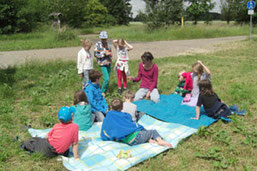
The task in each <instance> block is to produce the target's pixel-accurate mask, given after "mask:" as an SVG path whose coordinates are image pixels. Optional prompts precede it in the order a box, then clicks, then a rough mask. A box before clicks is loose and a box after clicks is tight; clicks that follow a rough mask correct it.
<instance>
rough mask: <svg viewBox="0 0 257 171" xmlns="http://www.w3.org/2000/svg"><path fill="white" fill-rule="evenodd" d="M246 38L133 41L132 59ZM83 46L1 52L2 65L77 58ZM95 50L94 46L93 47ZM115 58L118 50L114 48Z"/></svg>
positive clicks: (206, 49) (211, 47) (210, 48)
mask: <svg viewBox="0 0 257 171" xmlns="http://www.w3.org/2000/svg"><path fill="white" fill-rule="evenodd" d="M244 39H246V36H236V37H225V38H213V39H194V40H172V41H156V42H134V43H133V42H131V44H132V45H133V46H134V49H133V50H132V51H131V52H129V57H130V59H140V56H141V55H142V53H143V52H145V51H150V52H152V53H153V55H154V57H155V58H161V57H168V56H178V55H184V54H192V53H204V52H210V51H213V50H216V49H217V46H215V45H218V44H224V43H229V42H234V41H241V40H244ZM80 48H81V47H68V48H54V49H41V50H24V51H8V52H0V67H1V66H2V67H6V66H8V65H14V64H22V63H24V62H26V61H29V60H35V59H36V60H43V61H47V60H51V59H65V60H67V59H68V60H76V58H77V53H78V51H79V50H80ZM91 50H93V48H91ZM113 54H114V58H115V57H116V52H115V50H113Z"/></svg>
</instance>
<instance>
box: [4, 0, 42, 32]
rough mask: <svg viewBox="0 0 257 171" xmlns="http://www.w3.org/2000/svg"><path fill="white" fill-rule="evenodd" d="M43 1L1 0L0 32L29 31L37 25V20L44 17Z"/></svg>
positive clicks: (39, 20)
mask: <svg viewBox="0 0 257 171" xmlns="http://www.w3.org/2000/svg"><path fill="white" fill-rule="evenodd" d="M43 10H44V3H42V2H41V1H40V0H1V1H0V23H1V26H0V32H1V33H4V34H7V33H16V32H29V31H31V30H32V29H33V28H35V27H36V26H37V22H41V21H44V20H45V19H46V15H45V14H46V13H44V11H43Z"/></svg>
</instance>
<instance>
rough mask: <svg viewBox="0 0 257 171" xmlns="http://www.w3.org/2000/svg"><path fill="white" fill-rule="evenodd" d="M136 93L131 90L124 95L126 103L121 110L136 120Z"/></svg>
mask: <svg viewBox="0 0 257 171" xmlns="http://www.w3.org/2000/svg"><path fill="white" fill-rule="evenodd" d="M134 98H135V94H134V93H132V92H131V91H129V90H128V91H126V92H125V95H124V96H123V99H124V101H125V102H124V103H123V109H122V111H121V112H124V113H129V114H130V115H131V117H132V120H133V121H134V122H135V121H136V120H137V118H136V112H137V105H135V104H133V103H132V102H133V101H134Z"/></svg>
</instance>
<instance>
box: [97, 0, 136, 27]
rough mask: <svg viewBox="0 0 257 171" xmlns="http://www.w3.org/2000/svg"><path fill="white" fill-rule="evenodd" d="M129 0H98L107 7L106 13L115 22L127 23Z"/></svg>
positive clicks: (129, 11)
mask: <svg viewBox="0 0 257 171" xmlns="http://www.w3.org/2000/svg"><path fill="white" fill-rule="evenodd" d="M129 1H130V0H100V2H101V3H102V4H103V5H104V6H105V7H106V8H107V9H108V14H109V15H111V16H112V17H113V19H114V20H115V21H116V23H117V24H129V21H130V20H131V9H132V7H131V5H130V3H129Z"/></svg>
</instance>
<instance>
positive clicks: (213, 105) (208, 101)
mask: <svg viewBox="0 0 257 171" xmlns="http://www.w3.org/2000/svg"><path fill="white" fill-rule="evenodd" d="M199 88H200V95H199V97H198V101H197V106H196V117H195V118H191V119H196V120H198V119H199V118H200V107H201V105H203V107H204V110H205V112H206V114H207V115H208V116H209V117H212V118H214V119H218V118H221V117H223V118H227V117H228V116H229V115H231V111H230V109H229V108H228V107H227V105H226V104H224V103H223V102H222V101H221V100H220V99H219V97H218V95H217V94H216V93H215V92H214V91H213V90H212V85H211V81H210V80H208V79H206V80H201V81H200V82H199Z"/></svg>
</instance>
